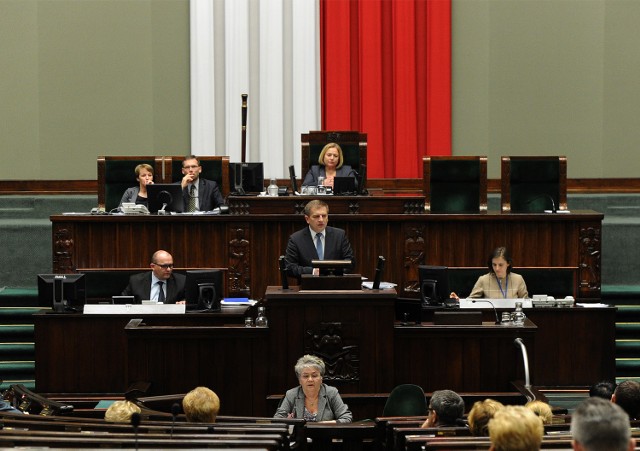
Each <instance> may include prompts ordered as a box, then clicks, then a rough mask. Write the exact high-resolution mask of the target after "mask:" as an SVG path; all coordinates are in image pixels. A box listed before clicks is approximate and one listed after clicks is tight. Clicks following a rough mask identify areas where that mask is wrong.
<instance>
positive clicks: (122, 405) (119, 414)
mask: <svg viewBox="0 0 640 451" xmlns="http://www.w3.org/2000/svg"><path fill="white" fill-rule="evenodd" d="M140 412H141V409H140V407H138V406H137V405H135V404H134V403H132V402H131V401H126V400H120V401H116V402H114V403H113V404H111V405H110V406H109V408H108V409H107V411H106V412H105V413H104V420H105V421H108V422H110V423H129V422H130V421H131V415H133V414H134V413H140Z"/></svg>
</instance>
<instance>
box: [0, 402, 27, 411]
mask: <svg viewBox="0 0 640 451" xmlns="http://www.w3.org/2000/svg"><path fill="white" fill-rule="evenodd" d="M0 412H2V413H16V414H20V415H23V414H24V412H23V411H22V410H19V409H16V408H15V407H13V405H11V403H10V402H9V401H5V400H4V399H2V400H0Z"/></svg>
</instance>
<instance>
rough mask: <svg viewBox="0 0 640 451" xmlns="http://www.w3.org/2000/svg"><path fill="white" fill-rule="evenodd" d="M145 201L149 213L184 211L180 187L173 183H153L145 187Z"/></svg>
mask: <svg viewBox="0 0 640 451" xmlns="http://www.w3.org/2000/svg"><path fill="white" fill-rule="evenodd" d="M147 199H148V201H149V211H150V212H151V213H158V212H159V211H164V212H176V213H182V212H183V211H184V199H183V198H182V186H180V184H179V183H178V184H174V183H155V184H153V185H147Z"/></svg>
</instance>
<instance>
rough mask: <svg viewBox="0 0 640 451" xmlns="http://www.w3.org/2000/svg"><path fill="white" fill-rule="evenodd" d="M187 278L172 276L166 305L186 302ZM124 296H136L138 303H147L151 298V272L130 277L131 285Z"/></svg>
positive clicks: (168, 281) (168, 286) (179, 275)
mask: <svg viewBox="0 0 640 451" xmlns="http://www.w3.org/2000/svg"><path fill="white" fill-rule="evenodd" d="M185 281H186V277H185V276H184V275H183V274H171V277H170V278H169V280H167V289H166V291H165V292H166V293H167V296H166V300H165V301H164V302H165V304H175V303H176V302H177V301H184V298H185V295H184V284H185ZM122 295H123V296H135V298H136V302H140V301H146V300H148V299H149V298H150V297H151V271H147V272H141V273H139V274H134V275H132V276H131V277H129V285H127V288H125V289H124V291H123V292H122Z"/></svg>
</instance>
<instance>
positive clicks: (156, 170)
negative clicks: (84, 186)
mask: <svg viewBox="0 0 640 451" xmlns="http://www.w3.org/2000/svg"><path fill="white" fill-rule="evenodd" d="M143 163H145V164H148V165H150V166H151V167H152V168H153V180H154V181H155V182H156V183H160V182H162V181H163V179H162V157H154V156H142V157H132V156H101V157H98V207H99V208H104V209H105V210H106V211H111V210H113V209H114V208H116V207H117V206H118V205H120V199H122V195H123V194H124V192H125V191H126V189H127V188H131V187H132V186H137V185H138V181H137V180H136V174H135V168H136V166H137V165H139V164H143Z"/></svg>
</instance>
